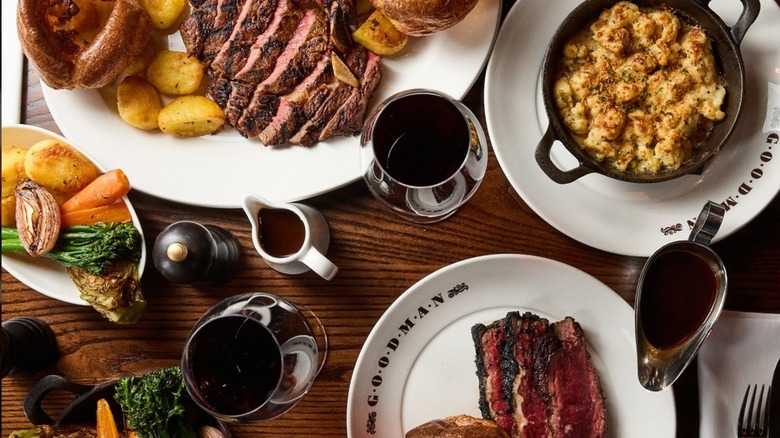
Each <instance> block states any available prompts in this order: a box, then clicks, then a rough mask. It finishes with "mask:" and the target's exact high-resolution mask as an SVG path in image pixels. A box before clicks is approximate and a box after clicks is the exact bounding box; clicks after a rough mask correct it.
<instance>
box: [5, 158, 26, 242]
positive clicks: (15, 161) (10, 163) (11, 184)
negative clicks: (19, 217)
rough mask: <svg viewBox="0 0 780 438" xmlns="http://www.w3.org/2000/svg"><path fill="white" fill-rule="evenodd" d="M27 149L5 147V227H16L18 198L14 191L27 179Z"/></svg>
mask: <svg viewBox="0 0 780 438" xmlns="http://www.w3.org/2000/svg"><path fill="white" fill-rule="evenodd" d="M26 154H27V148H23V147H19V146H3V156H2V161H3V184H2V186H3V197H2V198H3V199H2V202H3V205H2V208H3V210H2V213H3V217H2V224H3V226H4V227H14V226H16V219H15V211H16V197H15V196H14V190H15V188H16V183H18V182H19V181H20V180H21V179H23V178H26V175H25V173H24V158H25V155H26Z"/></svg>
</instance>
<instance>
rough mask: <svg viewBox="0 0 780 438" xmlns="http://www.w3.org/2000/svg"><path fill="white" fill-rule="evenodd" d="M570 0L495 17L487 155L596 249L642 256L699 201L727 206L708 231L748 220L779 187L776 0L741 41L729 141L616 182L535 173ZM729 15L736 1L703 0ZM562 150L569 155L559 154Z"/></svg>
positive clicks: (544, 211)
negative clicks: (647, 180) (548, 69)
mask: <svg viewBox="0 0 780 438" xmlns="http://www.w3.org/2000/svg"><path fill="white" fill-rule="evenodd" d="M578 4H579V0H561V1H560V2H558V3H556V7H554V8H551V7H549V6H548V4H547V3H546V2H545V1H544V0H518V2H517V3H516V4H515V5H514V6H513V7H512V9H511V10H510V11H509V14H508V15H507V17H506V19H505V20H504V24H503V25H502V26H501V31H500V32H499V35H498V38H497V39H496V44H495V48H494V50H493V54H492V55H491V57H490V61H489V62H488V67H487V72H486V78H485V115H486V119H487V129H488V133H489V134H490V139H491V142H492V144H493V150H494V152H495V154H496V157H497V159H498V161H499V163H500V165H501V168H502V169H503V171H504V173H505V174H506V176H507V178H508V179H509V181H510V183H511V184H512V186H513V187H514V189H515V190H516V191H517V192H518V194H519V195H520V196H521V197H522V198H523V200H524V201H525V202H526V203H527V204H528V205H529V206H530V207H531V208H532V209H533V210H534V211H535V212H536V213H537V214H538V215H539V216H540V217H541V218H542V219H544V220H545V221H547V222H548V223H549V224H550V225H552V226H553V227H555V228H556V229H558V230H559V231H561V232H562V233H564V234H566V235H567V236H569V237H571V238H573V239H575V240H577V241H579V242H581V243H584V244H586V245H589V246H592V247H594V248H598V249H601V250H604V251H608V252H612V253H616V254H622V255H630V256H641V257H647V256H649V255H650V254H652V253H653V252H655V250H657V249H658V248H660V247H661V246H663V245H665V244H667V243H669V242H671V241H674V240H684V239H687V238H688V235H689V233H690V230H691V227H692V225H693V223H694V221H695V220H696V217H697V216H698V214H699V212H700V211H701V209H702V207H703V206H704V204H705V203H706V202H707V201H710V200H711V201H714V202H717V203H723V204H724V205H725V206H726V208H727V213H726V216H725V218H724V221H723V224H722V226H721V228H720V231H719V232H718V234H717V236H715V239H714V240H715V241H717V240H720V239H722V238H725V237H727V236H729V235H731V234H732V233H734V232H735V231H737V230H738V229H739V228H741V227H742V226H744V225H745V224H747V223H748V222H749V221H750V220H751V219H753V218H754V217H755V216H756V215H758V214H759V213H760V212H761V210H763V209H764V207H766V205H767V204H768V203H769V202H771V200H772V199H773V198H774V196H775V195H776V194H777V192H778V191H779V190H780V159H779V157H775V155H777V154H778V150H779V148H780V146H778V132H780V114H778V112H777V111H778V108H779V107H780V85H777V87H778V88H777V89H778V91H777V92H776V93H777V94H775V96H774V97H772V93H770V92H769V84H770V83H774V84H780V44H777V36H778V33H777V23H778V22H780V8H778V7H777V5H776V4H775V3H774V1H772V0H762V9H761V13H760V14H759V16H758V19H757V20H756V22H755V23H753V25H752V26H751V27H750V29H748V31H747V35H746V36H745V39H744V40H743V42H742V44H741V51H742V57H743V59H744V61H745V69H746V77H747V90H746V91H747V94H746V96H745V107H744V109H743V113H742V116H741V118H740V120H739V122H738V124H737V126H736V128H735V131H734V133H733V135H732V136H731V139H730V140H729V142H728V144H727V145H726V146H725V147H724V148H723V150H721V151H720V152H719V153H718V155H717V156H715V158H714V159H713V160H712V161H711V162H710V164H708V166H707V168H706V170H705V171H704V173H703V174H702V175H698V176H697V175H688V176H684V177H681V178H679V179H675V180H672V181H667V182H663V183H653V184H636V183H626V182H620V181H616V180H613V179H610V178H607V177H605V176H603V175H598V174H590V175H587V176H585V177H583V178H580V179H579V180H577V181H575V182H573V183H570V184H557V183H555V182H553V181H552V180H551V179H550V178H548V177H547V175H545V174H544V172H542V170H541V169H540V168H539V166H538V165H537V163H536V160H535V159H534V151H535V149H536V145H537V143H538V141H539V140H540V139H541V137H542V134H543V133H544V130H546V128H547V121H548V120H547V116H546V114H545V111H544V105H543V103H542V99H541V88H540V85H539V79H540V73H541V71H540V70H541V65H542V60H543V59H544V54H545V50H546V48H547V44H548V43H549V41H550V39H551V38H552V36H553V33H554V32H555V30H556V29H557V27H558V25H559V24H560V23H561V21H563V19H564V17H565V16H566V15H567V14H568V13H569V12H571V10H572V9H574V7H576V6H577V5H578ZM710 7H712V8H713V9H714V10H715V11H716V12H718V13H719V14H720V16H721V17H722V18H723V20H724V21H725V22H726V23H727V24H730V23H733V22H734V21H736V18H737V17H738V16H739V12H740V11H741V9H740V7H741V3H740V2H738V1H730V0H713V1H712V2H711V3H710ZM553 159H554V160H556V161H559V162H560V163H561V165H562V167H563V168H569V167H573V166H572V162H574V163H575V164H576V161H574V159H573V157H572V156H571V155H570V154H568V152H566V150H565V149H564V148H563V146H562V145H560V144H559V143H556V144H555V145H554V147H553ZM567 159H568V162H567Z"/></svg>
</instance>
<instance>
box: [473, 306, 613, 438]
mask: <svg viewBox="0 0 780 438" xmlns="http://www.w3.org/2000/svg"><path fill="white" fill-rule="evenodd" d="M472 338H473V340H474V344H475V349H476V352H477V358H476V364H477V375H478V376H479V377H480V381H479V382H480V383H479V390H480V397H479V406H480V410H481V412H482V416H483V417H485V418H486V419H491V420H494V421H495V422H496V424H498V425H499V426H500V427H501V428H502V429H504V430H505V431H506V432H507V433H509V434H510V435H511V436H512V437H515V438H519V437H523V438H545V437H550V438H558V437H582V438H596V437H599V438H600V437H604V436H605V434H606V428H607V421H606V408H605V404H604V395H603V391H602V388H601V384H600V382H599V377H598V374H597V373H596V369H595V367H594V366H593V364H592V363H591V360H590V355H589V353H588V351H587V345H586V343H585V337H584V333H583V331H582V328H581V327H580V325H579V324H578V323H577V322H576V321H575V320H574V319H573V318H571V317H566V318H565V319H563V320H561V321H558V322H555V323H552V324H550V323H549V321H548V320H547V319H544V318H541V317H539V316H537V315H534V314H532V313H530V312H526V313H524V314H522V315H520V313H519V312H510V313H508V314H507V315H506V317H505V318H503V319H500V320H498V321H495V322H493V323H491V324H490V325H488V326H485V325H483V324H475V325H474V326H473V327H472ZM497 350H499V353H498V354H500V357H499V358H496V354H497ZM497 391H499V392H502V394H500V395H496V392H497Z"/></svg>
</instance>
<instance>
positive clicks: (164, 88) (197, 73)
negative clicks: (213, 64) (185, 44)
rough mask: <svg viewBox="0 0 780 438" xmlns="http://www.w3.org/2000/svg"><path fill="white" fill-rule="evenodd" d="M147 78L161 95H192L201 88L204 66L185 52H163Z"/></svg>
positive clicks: (153, 63) (154, 61)
mask: <svg viewBox="0 0 780 438" xmlns="http://www.w3.org/2000/svg"><path fill="white" fill-rule="evenodd" d="M146 78H147V79H148V80H149V82H150V83H151V84H152V85H154V87H155V88H157V90H159V91H160V93H163V94H169V95H175V96H180V95H185V94H190V93H194V92H196V91H197V90H198V88H200V82H201V80H202V79H203V65H202V64H201V63H200V61H199V60H198V58H196V57H194V56H189V55H187V53H185V52H178V51H172V50H161V51H160V52H158V53H157V56H155V58H154V60H153V61H152V63H151V64H150V65H149V68H148V69H147V70H146Z"/></svg>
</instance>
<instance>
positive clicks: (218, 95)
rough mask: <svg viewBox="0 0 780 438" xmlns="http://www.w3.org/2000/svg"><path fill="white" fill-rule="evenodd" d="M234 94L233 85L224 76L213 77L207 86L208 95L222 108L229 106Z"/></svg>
mask: <svg viewBox="0 0 780 438" xmlns="http://www.w3.org/2000/svg"><path fill="white" fill-rule="evenodd" d="M232 92H233V84H232V83H231V82H230V81H229V80H228V79H226V78H223V77H222V76H216V77H212V78H210V79H209V81H208V83H207V84H206V94H207V95H208V96H209V97H210V98H211V100H213V101H214V102H216V103H217V105H219V106H221V107H222V108H225V107H226V106H227V104H228V100H230V94H231V93H232Z"/></svg>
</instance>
